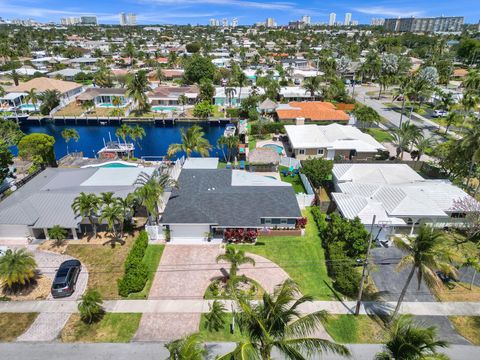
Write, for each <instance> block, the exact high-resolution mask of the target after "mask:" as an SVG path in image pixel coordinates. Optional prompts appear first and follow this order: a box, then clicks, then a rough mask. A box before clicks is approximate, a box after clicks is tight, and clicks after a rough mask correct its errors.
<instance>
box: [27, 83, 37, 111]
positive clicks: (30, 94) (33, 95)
mask: <svg viewBox="0 0 480 360" xmlns="http://www.w3.org/2000/svg"><path fill="white" fill-rule="evenodd" d="M39 99H40V98H39V96H38V94H37V91H36V89H35V88H31V89H30V90H28V91H27V95H26V96H25V101H26V102H31V103H32V105H33V108H34V110H35V112H37V103H38V100H39Z"/></svg>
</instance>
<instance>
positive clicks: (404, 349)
mask: <svg viewBox="0 0 480 360" xmlns="http://www.w3.org/2000/svg"><path fill="white" fill-rule="evenodd" d="M436 337H437V330H436V328H435V326H429V327H422V326H419V325H417V324H415V322H414V320H413V319H412V317H411V316H401V317H399V318H398V319H396V320H395V321H394V322H393V323H392V324H391V325H390V327H389V329H388V340H387V342H386V344H385V349H384V351H382V352H381V353H378V354H377V355H376V356H375V360H421V359H431V360H434V359H438V360H440V359H448V357H446V356H445V355H443V354H439V353H438V352H437V351H438V349H439V348H445V347H447V346H448V345H447V343H446V342H445V341H442V340H437V339H436Z"/></svg>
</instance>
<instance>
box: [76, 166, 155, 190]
mask: <svg viewBox="0 0 480 360" xmlns="http://www.w3.org/2000/svg"><path fill="white" fill-rule="evenodd" d="M154 171H155V168H153V167H146V168H139V167H133V166H132V167H125V168H120V167H118V168H99V169H98V170H97V171H95V173H94V174H93V175H92V176H90V177H89V178H88V179H87V180H85V181H84V182H82V183H81V184H80V186H133V185H134V184H135V182H136V181H137V180H138V178H139V176H140V175H141V174H142V173H145V174H147V175H148V176H151V175H152V174H153V172H154Z"/></svg>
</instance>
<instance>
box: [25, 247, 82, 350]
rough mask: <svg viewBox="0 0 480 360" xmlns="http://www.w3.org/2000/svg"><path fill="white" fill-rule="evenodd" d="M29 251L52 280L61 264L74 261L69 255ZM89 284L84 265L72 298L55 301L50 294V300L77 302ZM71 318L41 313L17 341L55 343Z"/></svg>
mask: <svg viewBox="0 0 480 360" xmlns="http://www.w3.org/2000/svg"><path fill="white" fill-rule="evenodd" d="M29 250H30V251H32V253H33V255H34V256H35V261H36V262H37V266H38V269H39V270H40V271H41V273H42V274H43V275H45V276H47V277H49V278H50V279H52V280H53V278H54V277H55V273H56V271H57V269H58V267H59V266H60V264H61V263H62V262H64V261H65V260H69V259H73V258H72V257H71V256H68V255H61V254H57V253H54V252H48V251H40V250H36V249H35V247H31V248H29ZM87 282H88V272H87V269H86V267H85V266H84V265H82V271H81V272H80V275H79V276H78V280H77V285H76V288H75V292H74V293H73V294H72V296H70V297H68V298H65V299H53V298H52V295H51V294H50V295H49V296H48V299H49V300H51V301H72V300H77V299H79V298H80V296H82V294H83V293H84V292H85V289H86V288H87ZM69 317H70V314H68V313H41V314H39V315H38V316H37V318H36V319H35V321H34V322H33V324H32V325H31V326H30V327H29V328H28V329H27V331H25V332H24V333H23V334H22V335H20V336H19V337H18V338H17V341H53V340H55V339H56V338H57V336H58V334H59V333H60V331H61V330H62V329H63V327H64V326H65V324H66V323H67V320H68V318H69Z"/></svg>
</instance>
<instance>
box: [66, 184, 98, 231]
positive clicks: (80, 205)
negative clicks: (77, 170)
mask: <svg viewBox="0 0 480 360" xmlns="http://www.w3.org/2000/svg"><path fill="white" fill-rule="evenodd" d="M72 209H73V212H74V213H75V214H77V215H80V216H82V217H84V218H87V219H88V221H89V223H90V225H91V226H92V229H93V236H94V237H95V238H96V237H97V223H96V222H95V217H96V216H97V215H98V212H99V210H100V199H99V198H98V197H97V195H95V194H86V193H84V192H81V193H80V195H78V196H77V197H76V198H75V199H74V200H73V204H72Z"/></svg>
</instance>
